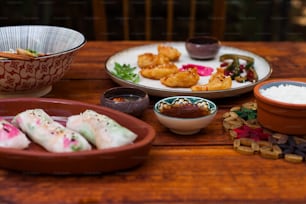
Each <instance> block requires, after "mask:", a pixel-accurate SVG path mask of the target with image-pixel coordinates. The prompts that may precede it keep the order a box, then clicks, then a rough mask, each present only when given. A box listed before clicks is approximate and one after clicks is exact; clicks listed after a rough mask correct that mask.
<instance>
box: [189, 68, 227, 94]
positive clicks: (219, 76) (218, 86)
mask: <svg viewBox="0 0 306 204" xmlns="http://www.w3.org/2000/svg"><path fill="white" fill-rule="evenodd" d="M231 87H232V79H231V77H230V76H225V75H224V69H222V68H218V69H217V72H216V73H215V74H213V75H212V76H211V77H210V79H209V81H208V83H207V84H202V85H195V86H192V87H191V90H192V91H216V90H224V89H229V88H231Z"/></svg>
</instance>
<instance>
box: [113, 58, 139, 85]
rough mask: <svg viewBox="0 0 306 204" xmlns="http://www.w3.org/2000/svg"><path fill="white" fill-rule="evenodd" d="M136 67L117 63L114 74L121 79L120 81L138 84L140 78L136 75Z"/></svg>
mask: <svg viewBox="0 0 306 204" xmlns="http://www.w3.org/2000/svg"><path fill="white" fill-rule="evenodd" d="M135 69H136V67H132V66H131V65H130V64H122V65H121V64H119V63H117V62H115V66H114V71H113V72H112V74H114V75H115V76H117V77H119V78H120V79H124V80H127V81H131V82H133V83H138V82H139V80H140V77H139V75H138V74H137V73H134V70H135Z"/></svg>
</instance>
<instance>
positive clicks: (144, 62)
mask: <svg viewBox="0 0 306 204" xmlns="http://www.w3.org/2000/svg"><path fill="white" fill-rule="evenodd" d="M169 61H170V60H169V58H168V57H166V56H163V55H155V54H153V53H144V54H141V55H138V59H137V64H138V66H139V67H140V68H152V67H155V66H157V65H161V64H167V63H169Z"/></svg>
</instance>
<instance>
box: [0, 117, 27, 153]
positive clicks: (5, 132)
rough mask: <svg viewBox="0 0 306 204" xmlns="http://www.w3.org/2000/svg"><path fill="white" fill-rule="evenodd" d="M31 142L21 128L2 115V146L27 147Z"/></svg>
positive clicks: (0, 125) (0, 130)
mask: <svg viewBox="0 0 306 204" xmlns="http://www.w3.org/2000/svg"><path fill="white" fill-rule="evenodd" d="M30 143H31V141H30V140H29V139H28V138H27V137H26V135H25V134H24V133H23V132H22V131H21V130H19V129H18V128H17V127H15V126H14V125H13V124H11V123H10V122H8V121H7V120H5V119H4V118H2V117H0V147H6V148H15V149H25V148H27V147H28V146H29V144H30Z"/></svg>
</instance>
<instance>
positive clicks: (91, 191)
mask: <svg viewBox="0 0 306 204" xmlns="http://www.w3.org/2000/svg"><path fill="white" fill-rule="evenodd" d="M145 43H147V42H88V43H87V44H86V45H85V47H83V48H82V49H81V50H80V51H79V53H78V54H77V56H76V58H75V60H74V62H73V64H72V67H71V69H70V71H69V72H68V73H67V74H66V75H65V78H64V79H63V80H61V81H60V82H58V83H56V84H55V85H54V87H53V90H52V92H51V93H49V94H48V95H47V96H46V97H54V98H65V99H72V100H77V101H83V102H88V103H92V104H99V103H100V95H101V93H102V92H103V91H105V90H106V89H108V88H111V87H114V86H118V85H117V84H115V83H114V82H113V81H111V80H110V79H109V77H108V76H107V74H106V73H105V71H104V63H105V61H106V59H107V57H108V56H110V55H112V54H114V53H115V52H117V51H120V50H122V49H125V48H128V47H131V46H137V45H142V44H145ZM223 44H225V45H229V46H234V47H237V48H241V49H245V50H249V51H251V52H254V53H257V54H259V55H261V56H263V57H265V58H266V59H267V60H268V61H269V62H270V63H271V65H272V67H273V70H274V71H273V73H272V76H271V78H283V77H286V78H288V77H300V78H306V71H305V70H306V57H305V56H306V43H304V42H300V43H294V42H271V43H268V42H224V43H223ZM150 99H151V106H150V107H149V108H148V109H147V110H146V112H145V114H144V115H143V117H142V118H141V119H142V120H144V121H146V122H148V123H149V124H151V125H152V126H153V127H154V128H155V129H156V134H157V135H156V140H155V142H154V145H153V147H152V149H151V151H150V154H149V158H148V159H147V160H146V162H145V163H143V164H142V165H141V166H139V167H137V168H133V169H130V170H125V171H120V172H113V173H109V174H101V175H87V176H84V175H83V176H69V175H66V176H52V175H29V174H26V173H22V172H13V171H7V170H0V187H1V188H0V189H1V190H0V203H11V204H15V203H16V204H17V203H18V204H19V203H42V204H45V203H63V204H70V203H71V204H72V203H74V204H75V203H247V202H248V203H257V202H261V203H262V202H267V203H276V202H277V203H279V202H280V203H289V202H295V203H296V202H305V199H306V197H305V196H306V165H305V163H301V164H292V163H288V162H286V161H284V160H282V159H279V160H268V159H264V158H261V157H260V156H258V155H256V156H246V155H241V154H239V153H237V152H235V151H234V150H233V148H232V144H231V140H230V139H229V137H228V135H227V133H226V132H225V131H224V130H223V129H222V124H221V121H222V118H221V117H222V114H223V113H225V112H227V111H228V110H229V108H231V107H232V106H235V105H241V104H242V103H244V102H248V101H253V100H254V97H253V93H246V94H243V95H240V96H237V97H232V98H226V99H218V100H214V101H215V102H216V103H217V105H218V107H219V111H218V114H217V116H216V118H215V120H214V121H213V122H212V123H211V125H209V127H208V128H207V129H205V130H203V131H201V132H200V133H199V134H197V135H194V136H178V135H175V134H172V133H171V132H169V131H168V130H167V129H166V128H165V127H163V126H161V125H160V124H159V123H158V121H157V120H156V118H155V116H154V113H153V110H152V105H153V104H154V102H155V101H156V100H157V99H158V97H151V98H150Z"/></svg>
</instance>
